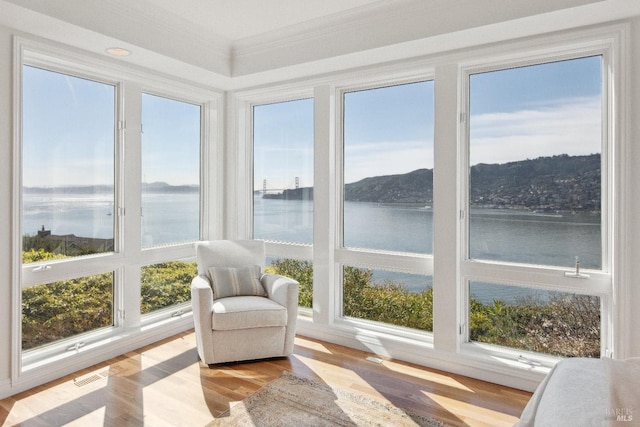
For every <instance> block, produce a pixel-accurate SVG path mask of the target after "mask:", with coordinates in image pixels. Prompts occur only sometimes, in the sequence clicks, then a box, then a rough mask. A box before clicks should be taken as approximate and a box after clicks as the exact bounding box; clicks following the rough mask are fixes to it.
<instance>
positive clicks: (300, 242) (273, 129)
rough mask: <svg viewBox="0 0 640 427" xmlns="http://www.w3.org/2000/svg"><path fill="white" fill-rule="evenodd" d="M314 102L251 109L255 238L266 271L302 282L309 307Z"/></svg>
mask: <svg viewBox="0 0 640 427" xmlns="http://www.w3.org/2000/svg"><path fill="white" fill-rule="evenodd" d="M313 209H314V203H313V99H312V98H307V99H298V100H293V101H286V102H276V103H270V104H262V105H255V106H254V107H253V237H254V238H255V239H260V240H265V241H267V242H268V245H267V267H266V268H267V269H268V271H271V272H273V273H277V274H282V275H285V276H288V277H292V278H294V279H296V280H297V281H298V282H300V285H301V286H300V297H299V303H300V305H301V306H302V307H307V308H311V306H312V299H313V280H312V278H313V264H312V262H311V260H310V259H309V257H308V256H307V253H308V251H307V250H306V249H307V248H309V247H310V246H311V245H312V244H313Z"/></svg>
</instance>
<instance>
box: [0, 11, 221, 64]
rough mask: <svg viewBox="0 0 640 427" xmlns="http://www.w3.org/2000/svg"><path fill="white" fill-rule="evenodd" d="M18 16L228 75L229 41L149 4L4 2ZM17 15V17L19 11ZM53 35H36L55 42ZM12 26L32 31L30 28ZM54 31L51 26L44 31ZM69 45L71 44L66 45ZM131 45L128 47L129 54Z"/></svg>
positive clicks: (56, 37) (60, 32) (62, 31)
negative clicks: (76, 29) (49, 21)
mask: <svg viewBox="0 0 640 427" xmlns="http://www.w3.org/2000/svg"><path fill="white" fill-rule="evenodd" d="M4 3H10V4H12V5H15V6H16V7H17V8H18V9H22V10H24V12H27V13H28V12H33V13H37V14H40V15H42V16H45V17H49V18H51V19H56V20H59V21H62V22H63V23H64V24H71V25H74V26H77V27H81V28H84V29H87V30H89V31H92V32H94V33H98V34H102V35H104V36H107V37H110V38H112V39H116V40H120V41H123V42H126V43H127V44H128V45H130V46H138V47H140V48H143V49H147V50H148V51H153V52H157V53H159V54H161V55H165V56H167V57H170V58H172V59H174V60H179V61H183V62H185V63H187V64H191V65H195V66H197V67H200V68H203V69H205V70H209V71H213V72H215V73H218V74H221V75H223V76H230V61H231V43H230V41H229V40H226V39H224V38H222V37H220V36H218V35H216V34H215V33H214V32H213V31H211V30H210V29H207V28H202V27H199V26H198V25H196V24H194V23H192V22H188V21H186V20H184V19H182V18H180V17H178V16H175V15H171V14H168V13H167V12H166V11H165V10H164V9H162V8H160V7H157V6H155V5H153V4H152V3H151V2H146V1H145V2H142V1H127V0H110V1H102V0H65V1H64V2H53V1H49V0H4ZM24 12H23V13H24ZM64 24H63V25H61V26H60V27H59V28H58V33H57V34H52V33H50V34H39V35H42V36H44V37H48V38H52V39H54V40H58V39H60V38H63V37H64V35H63V33H64V32H65V28H64V27H65V25H64ZM14 28H17V29H20V30H22V31H25V32H34V29H33V28H21V26H20V23H18V25H17V26H15V25H14ZM50 30H53V31H52V32H55V28H50ZM71 44H74V43H71ZM135 50H136V49H135V47H134V48H133V51H134V54H135Z"/></svg>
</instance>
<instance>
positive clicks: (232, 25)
mask: <svg viewBox="0 0 640 427" xmlns="http://www.w3.org/2000/svg"><path fill="white" fill-rule="evenodd" d="M391 1H394V0H391ZM395 1H396V2H398V0H395ZM136 2H139V3H141V4H145V3H149V4H153V5H155V6H157V7H159V8H162V9H164V10H165V11H166V12H167V13H169V14H171V15H174V16H180V17H181V18H183V19H184V20H185V21H190V22H193V23H195V24H196V25H198V26H200V27H203V28H209V29H210V31H212V32H214V33H216V34H218V35H219V36H221V37H223V38H225V39H227V40H232V41H235V40H240V39H243V38H247V37H252V36H257V35H259V34H263V33H268V32H271V31H274V30H278V29H282V28H285V27H289V26H292V25H297V24H301V23H304V22H309V21H313V20H316V19H318V18H326V17H328V16H331V15H335V14H339V13H342V12H354V11H356V9H360V8H364V7H367V6H369V5H371V4H373V3H388V2H390V0H257V1H256V0H179V1H176V0H136ZM143 7H144V6H143Z"/></svg>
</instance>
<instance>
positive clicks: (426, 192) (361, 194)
mask: <svg viewBox="0 0 640 427" xmlns="http://www.w3.org/2000/svg"><path fill="white" fill-rule="evenodd" d="M432 189H433V170H432V169H418V170H415V171H413V172H409V173H405V174H401V175H385V176H374V177H371V178H365V179H362V180H360V181H358V182H354V183H352V184H347V185H345V191H344V197H345V200H348V201H353V202H377V203H418V204H431V203H432V200H433V190H432Z"/></svg>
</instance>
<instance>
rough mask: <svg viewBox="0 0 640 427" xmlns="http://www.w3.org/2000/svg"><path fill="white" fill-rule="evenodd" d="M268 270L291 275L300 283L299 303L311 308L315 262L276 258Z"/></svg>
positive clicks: (301, 305)
mask: <svg viewBox="0 0 640 427" xmlns="http://www.w3.org/2000/svg"><path fill="white" fill-rule="evenodd" d="M267 272H269V273H273V274H280V275H282V276H286V277H290V278H292V279H293V280H296V281H298V282H299V283H300V288H299V293H298V305H299V306H300V307H307V308H311V307H312V304H313V264H312V263H311V262H309V261H302V260H299V259H291V258H285V259H276V260H274V261H273V262H272V263H271V267H268V268H267Z"/></svg>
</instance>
